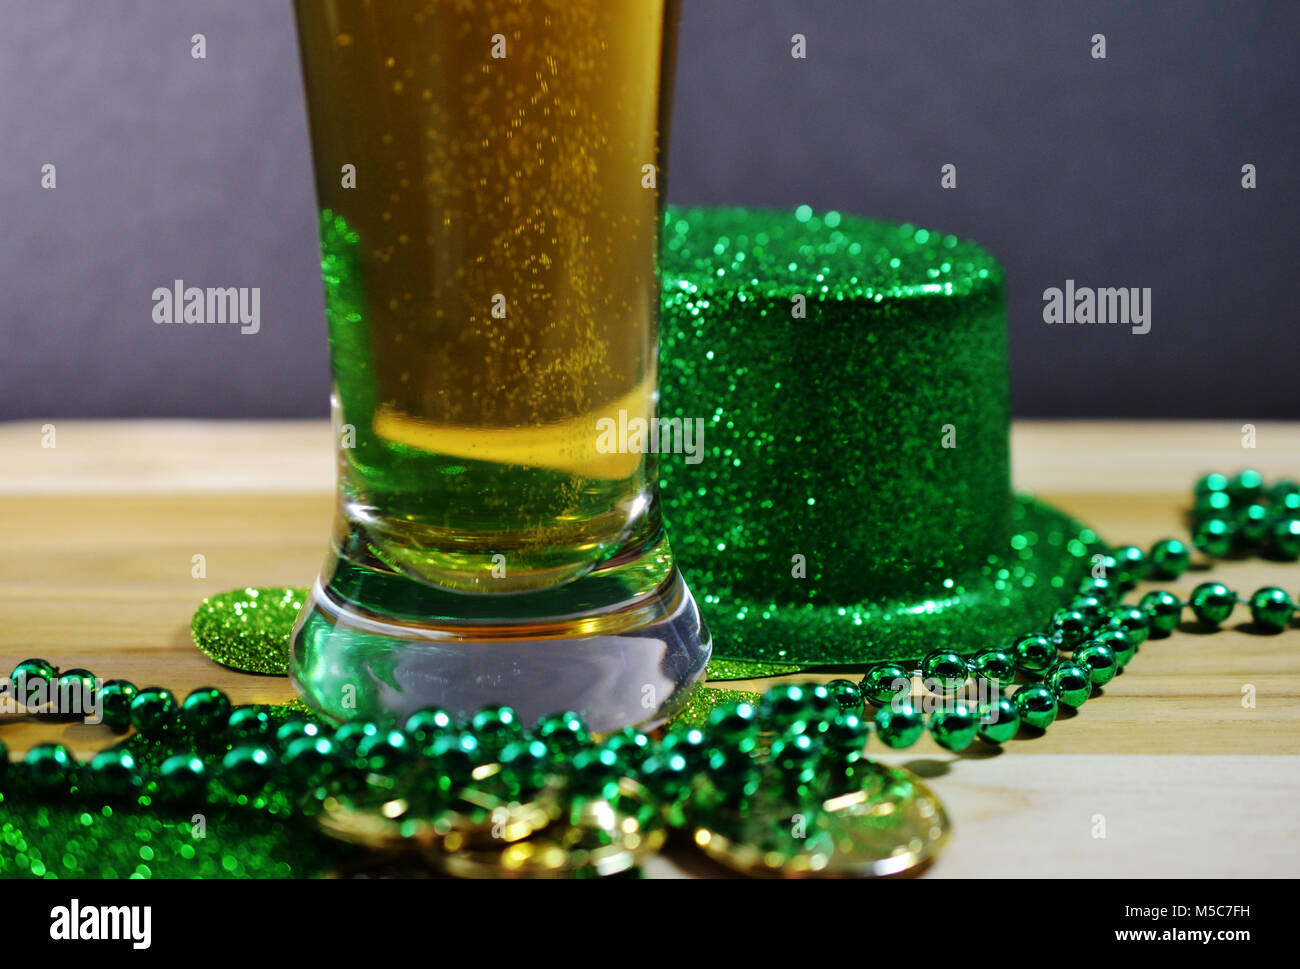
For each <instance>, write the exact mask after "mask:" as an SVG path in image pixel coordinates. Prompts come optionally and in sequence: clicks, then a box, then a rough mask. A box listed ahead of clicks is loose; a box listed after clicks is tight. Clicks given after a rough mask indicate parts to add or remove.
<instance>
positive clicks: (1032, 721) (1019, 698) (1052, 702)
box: [1011, 683, 1057, 730]
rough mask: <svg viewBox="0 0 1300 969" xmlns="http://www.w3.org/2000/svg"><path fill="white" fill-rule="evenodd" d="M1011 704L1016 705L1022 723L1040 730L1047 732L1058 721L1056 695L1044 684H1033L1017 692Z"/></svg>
mask: <svg viewBox="0 0 1300 969" xmlns="http://www.w3.org/2000/svg"><path fill="white" fill-rule="evenodd" d="M1011 702H1013V703H1014V704H1015V705H1016V712H1017V713H1019V714H1020V721H1021V722H1022V723H1025V724H1028V725H1029V726H1031V727H1037V728H1038V729H1039V730H1046V729H1047V728H1048V727H1050V726H1051V725H1052V721H1054V720H1055V719H1056V710H1057V701H1056V694H1055V693H1053V692H1052V690H1051V688H1050V687H1047V686H1044V685H1043V684H1042V683H1031V684H1029V685H1028V686H1022V687H1021V688H1020V689H1018V690H1016V692H1015V695H1014V696H1012V698H1011Z"/></svg>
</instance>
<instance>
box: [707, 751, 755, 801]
mask: <svg viewBox="0 0 1300 969" xmlns="http://www.w3.org/2000/svg"><path fill="white" fill-rule="evenodd" d="M762 776H763V775H762V771H761V770H760V769H759V766H758V764H757V763H756V762H755V760H754V758H753V757H752V756H750V755H749V754H746V753H742V752H741V751H739V750H736V749H735V748H732V747H718V748H715V749H713V750H712V751H710V752H709V780H710V781H711V782H712V783H713V785H714V787H716V788H717V789H718V790H720V791H722V792H723V793H724V794H726V795H727V799H728V801H729V802H730V804H729V806H731V807H736V806H740V805H743V804H744V802H745V800H746V799H747V798H749V797H751V796H752V795H753V794H754V792H755V791H757V790H758V788H759V784H760V783H761V782H762Z"/></svg>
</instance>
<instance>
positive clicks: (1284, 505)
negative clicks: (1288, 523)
mask: <svg viewBox="0 0 1300 969" xmlns="http://www.w3.org/2000/svg"><path fill="white" fill-rule="evenodd" d="M1269 501H1270V503H1271V506H1272V511H1273V512H1274V513H1275V514H1277V515H1278V516H1279V517H1283V518H1289V517H1294V516H1295V515H1296V514H1297V513H1300V484H1297V483H1296V482H1294V481H1291V480H1289V479H1283V480H1282V481H1279V482H1278V483H1277V484H1275V485H1273V487H1272V488H1270V489H1269Z"/></svg>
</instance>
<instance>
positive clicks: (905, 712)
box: [875, 703, 925, 750]
mask: <svg viewBox="0 0 1300 969" xmlns="http://www.w3.org/2000/svg"><path fill="white" fill-rule="evenodd" d="M875 723H876V735H877V736H878V737H879V738H880V742H881V743H882V744H884V745H885V746H886V747H891V748H893V749H895V750H898V749H900V748H903V747H910V746H912V744H914V743H916V742H917V741H918V740H920V739H921V734H923V733H925V719H924V718H923V717H922V716H921V714H919V713H917V712H916V710H915V709H913V707H912V705H911V704H910V703H900V704H899V705H898V706H896V707H895V706H888V707H881V708H880V709H879V710H877V711H876V718H875Z"/></svg>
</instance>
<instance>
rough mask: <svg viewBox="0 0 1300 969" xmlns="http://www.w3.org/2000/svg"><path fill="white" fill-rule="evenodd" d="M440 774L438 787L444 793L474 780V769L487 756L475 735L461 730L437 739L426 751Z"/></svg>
mask: <svg viewBox="0 0 1300 969" xmlns="http://www.w3.org/2000/svg"><path fill="white" fill-rule="evenodd" d="M425 755H426V756H427V757H429V758H430V759H432V760H433V766H434V768H435V770H436V771H437V773H438V786H439V788H441V789H442V790H444V791H448V790H451V789H452V788H454V787H462V786H464V785H465V784H468V783H469V782H470V780H471V779H472V775H473V772H474V768H475V767H478V766H479V764H481V763H482V762H483V761H484V759H485V757H486V756H487V755H486V753H485V752H484V751H483V749H482V748H481V747H480V746H479V742H478V738H477V737H476V736H474V734H472V733H470V732H468V731H465V730H460V731H456V732H454V733H449V734H443V735H442V736H440V737H438V738H436V739H435V740H434V741H433V744H432V745H430V747H429V748H428V749H427V750H426V751H425Z"/></svg>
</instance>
